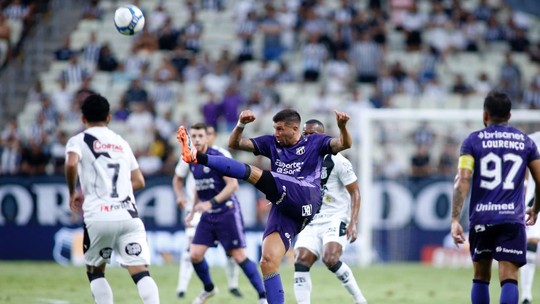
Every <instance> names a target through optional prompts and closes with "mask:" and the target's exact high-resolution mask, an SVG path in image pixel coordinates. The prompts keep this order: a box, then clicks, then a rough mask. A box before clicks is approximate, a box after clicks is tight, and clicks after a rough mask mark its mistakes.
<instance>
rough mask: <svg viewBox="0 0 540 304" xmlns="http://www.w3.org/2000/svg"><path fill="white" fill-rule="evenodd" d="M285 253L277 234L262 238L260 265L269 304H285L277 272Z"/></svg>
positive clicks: (273, 233)
mask: <svg viewBox="0 0 540 304" xmlns="http://www.w3.org/2000/svg"><path fill="white" fill-rule="evenodd" d="M285 252H286V248H285V245H284V244H283V241H282V238H281V236H280V234H279V232H277V231H275V232H272V233H271V234H269V235H268V236H266V237H265V238H264V240H263V244H262V257H261V263H260V264H261V271H262V274H263V280H264V287H265V289H266V297H267V299H268V303H269V304H283V303H285V291H284V290H283V284H282V282H281V277H280V275H279V272H278V271H279V265H280V264H281V260H282V259H283V256H285Z"/></svg>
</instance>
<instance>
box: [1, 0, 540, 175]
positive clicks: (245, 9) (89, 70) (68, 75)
mask: <svg viewBox="0 0 540 304" xmlns="http://www.w3.org/2000/svg"><path fill="white" fill-rule="evenodd" d="M4 2H5V1H4ZM9 2H10V4H13V3H20V1H17V0H13V1H9ZM330 2H332V3H330ZM494 2H500V1H486V0H478V1H476V2H475V6H474V7H468V8H465V7H464V6H463V1H455V0H454V1H437V0H433V1H413V0H388V1H377V0H371V1H367V2H366V3H363V2H362V3H363V4H364V5H362V6H360V5H359V4H358V1H351V0H340V1H339V3H334V2H333V1H324V0H304V1H300V0H287V1H254V0H237V1H225V0H222V1H219V0H214V1H212V0H206V1H190V0H187V1H185V10H186V11H187V12H188V13H187V14H186V16H187V17H186V18H185V19H184V20H180V21H179V20H177V19H175V18H176V17H175V15H174V12H171V11H169V10H167V7H166V4H167V1H159V2H154V1H149V2H145V1H134V3H135V4H137V5H139V6H140V7H141V8H142V9H143V11H144V13H145V16H146V26H145V29H144V30H143V31H142V32H141V33H140V34H138V35H137V36H135V37H134V38H133V44H132V45H131V53H130V54H128V55H127V56H125V59H120V58H121V57H123V56H118V54H115V52H114V51H113V50H114V48H113V47H111V46H112V43H113V41H100V40H99V39H98V38H97V37H98V36H99V34H100V33H99V32H93V33H91V34H90V35H89V40H88V42H86V43H85V44H84V47H83V48H82V49H74V48H73V47H72V46H71V42H70V39H69V38H66V39H65V41H64V42H63V44H62V45H59V46H58V49H57V50H56V51H55V52H54V54H51V56H52V57H53V58H54V60H55V61H64V62H66V68H65V69H64V70H63V71H62V72H61V73H60V74H59V75H58V86H57V88H56V89H55V90H54V91H52V92H45V91H44V89H43V88H42V86H41V84H40V83H39V82H38V83H36V84H35V86H34V87H33V88H32V89H31V90H30V91H29V94H28V102H29V103H36V104H39V111H38V114H37V116H36V119H35V121H34V122H33V125H29V126H19V125H18V124H17V120H16V119H13V120H11V121H10V122H9V123H8V124H7V126H6V127H5V128H4V131H3V132H2V135H1V138H0V140H1V147H2V149H1V163H0V165H1V166H0V173H1V174H30V175H33V174H45V173H46V174H54V173H61V172H62V170H63V169H62V166H63V162H62V157H63V156H62V155H63V144H65V141H66V138H67V137H68V136H71V134H67V133H66V131H65V130H62V129H61V128H58V126H59V125H61V124H63V123H65V122H75V121H79V120H80V111H79V105H80V102H81V101H82V100H83V99H84V98H85V96H87V95H88V94H89V93H90V92H94V91H97V92H98V93H99V90H97V89H96V88H94V87H93V85H94V84H93V82H92V79H93V77H94V75H96V73H103V72H104V73H107V75H110V81H111V82H112V83H113V84H118V83H120V84H126V89H125V91H124V92H123V94H122V95H121V97H120V98H119V100H111V102H112V103H113V105H114V109H113V113H112V114H113V117H114V119H113V122H114V123H116V124H117V125H118V124H121V125H122V126H123V127H122V128H124V129H125V132H127V133H128V134H135V136H137V137H144V138H148V139H149V140H148V141H147V142H146V143H145V144H144V145H142V146H139V147H137V149H136V156H137V158H138V160H139V162H140V164H141V168H142V170H143V173H145V174H146V175H154V174H172V172H171V168H173V167H174V166H173V164H174V162H176V160H177V156H178V155H177V154H175V153H174V152H175V149H174V148H173V147H171V144H170V142H171V140H170V139H171V138H173V137H174V132H175V130H176V127H177V126H178V125H179V123H183V124H187V125H189V124H190V123H194V122H195V121H193V119H194V117H191V116H189V115H184V116H181V117H175V116H174V115H173V114H174V113H175V108H176V107H180V106H182V107H185V106H189V102H188V101H186V100H183V98H184V97H185V94H182V92H181V90H180V89H179V88H182V87H195V88H196V90H197V94H199V95H200V96H203V97H202V99H203V100H204V101H203V102H202V104H201V107H200V109H196V110H197V111H199V114H200V117H202V119H203V120H204V121H205V122H206V123H208V124H210V125H212V126H214V127H215V128H216V130H218V131H219V132H221V133H222V134H226V133H227V132H228V131H229V130H231V129H232V127H233V126H234V125H235V124H236V121H237V117H238V113H239V111H240V110H241V109H244V108H250V109H252V110H254V111H255V112H256V113H267V112H272V111H274V110H275V109H276V108H280V107H285V106H288V105H289V98H290V97H289V96H286V94H285V93H284V91H283V90H281V89H280V87H283V86H286V85H295V84H296V85H298V86H301V85H312V86H313V85H315V86H317V88H318V89H317V90H318V91H317V92H318V93H317V94H315V96H313V100H306V104H305V105H304V106H303V107H302V110H303V113H306V114H309V115H323V114H322V113H328V112H330V111H331V110H332V109H334V108H342V109H343V110H345V111H347V112H349V113H350V114H351V115H353V117H358V116H357V114H358V113H359V112H360V111H362V110H363V109H365V108H392V107H394V106H395V105H394V104H393V98H394V97H395V96H396V95H400V94H407V95H411V96H420V95H423V96H428V97H429V98H432V99H433V100H434V102H435V101H441V100H442V101H444V96H446V95H447V94H459V95H463V96H468V95H478V96H481V95H485V94H486V93H487V92H488V91H490V90H492V89H499V90H502V91H504V92H506V93H508V94H509V95H510V96H511V97H512V100H513V101H514V103H515V104H516V108H527V109H539V108H540V72H539V73H537V74H536V75H535V76H534V77H532V78H530V77H525V76H524V73H523V71H522V70H523V66H520V65H519V64H518V63H516V61H515V60H514V59H513V58H514V56H523V55H525V56H527V57H528V59H527V60H529V61H530V62H531V63H532V64H534V65H538V63H540V41H531V40H530V39H531V38H530V36H531V35H530V31H531V26H532V24H533V22H535V21H536V19H534V18H535V17H533V16H530V15H527V14H525V13H522V12H519V11H514V10H512V9H511V8H509V7H506V6H504V5H503V4H502V3H498V4H497V3H496V4H493V3H494ZM1 4H2V2H1V1H0V5H1ZM150 4H152V5H150ZM154 4H155V5H154ZM424 4H427V5H424ZM107 9H108V8H106V7H104V6H103V5H102V4H101V3H100V1H98V0H92V1H90V2H89V4H88V5H87V6H86V7H84V8H83V12H82V16H81V18H83V19H89V20H101V19H103V18H104V16H105V15H106V14H107V12H108V11H107ZM110 9H111V10H114V8H110ZM6 10H7V7H6V8H5V9H4V14H6ZM209 10H210V11H217V12H218V13H219V12H224V11H232V12H233V13H232V14H231V15H233V16H234V18H233V19H232V20H228V21H227V22H229V23H234V26H233V27H231V28H234V30H235V33H234V35H235V37H236V41H230V43H229V45H228V47H224V48H222V49H220V50H218V51H219V52H218V53H219V55H218V56H215V58H214V57H213V56H211V55H210V52H209V51H212V52H213V53H216V52H215V50H211V49H209V48H208V47H207V46H206V44H209V43H208V42H209V41H207V40H205V39H204V37H205V31H206V30H207V29H206V24H207V23H206V22H208V20H202V19H201V18H200V14H201V12H206V11H209ZM8 11H9V10H8ZM179 24H180V25H179ZM1 25H2V20H1V19H0V41H1V37H2V36H1V35H2V26H1ZM225 28H226V27H225ZM395 37H402V38H403V40H402V42H401V44H400V42H398V45H396V41H395ZM395 48H400V49H401V51H403V52H405V53H406V54H410V55H411V56H413V55H414V56H416V57H418V58H420V61H419V64H418V65H417V66H414V67H413V68H411V67H410V65H408V63H407V62H406V61H407V57H404V58H402V59H399V60H395V61H393V62H389V61H388V60H386V58H387V57H386V56H387V54H389V53H391V52H393V51H395ZM493 50H496V51H495V52H502V53H504V54H505V58H504V61H503V63H502V64H501V65H500V66H499V67H498V69H499V70H498V74H497V75H496V77H493V75H491V76H490V75H489V74H488V73H486V72H482V73H479V74H478V75H472V76H471V75H469V74H468V71H467V70H463V71H458V73H455V74H449V75H442V74H441V72H440V71H441V67H443V66H444V65H446V64H447V58H448V57H451V56H455V55H456V54H462V53H473V54H480V53H484V52H490V51H493ZM154 53H160V54H163V56H161V57H160V58H161V61H160V62H159V63H157V64H156V63H152V62H151V61H150V60H149V58H150V57H151V55H152V54H154ZM254 63H255V66H256V67H255V68H254V69H253V68H252V70H253V71H251V73H246V68H245V67H246V66H248V65H250V66H251V67H253V66H254ZM539 71H540V70H539ZM449 79H450V80H449ZM471 79H473V80H471ZM179 84H181V86H179ZM363 88H368V90H364V89H363ZM353 120H354V118H353ZM357 123H358V120H356V121H352V122H351V130H352V133H353V136H354V137H355V138H354V139H355V142H356V143H358V144H361V138H359V133H360V132H357V131H356V130H358V129H359V124H358V125H357ZM410 140H411V142H412V144H413V145H414V146H415V148H414V149H413V150H414V151H415V152H414V153H413V155H411V156H410V162H409V163H404V162H403V158H402V157H397V155H396V154H397V153H398V152H397V151H391V150H392V149H388V150H389V151H388V152H387V155H385V162H384V164H383V165H382V166H381V168H379V170H377V172H378V174H380V175H381V176H384V177H387V178H400V177H405V176H412V177H414V178H417V177H422V176H429V175H430V174H432V173H433V172H438V173H440V174H442V175H444V176H450V175H451V174H453V170H454V168H455V158H456V155H457V148H458V143H457V142H456V141H455V140H454V139H451V138H448V137H438V136H436V134H435V133H434V132H433V131H432V130H430V129H429V125H427V124H420V125H419V129H418V130H416V131H414V132H413V134H412V135H411V138H410ZM436 141H442V144H441V146H442V147H443V148H442V149H440V150H441V152H440V155H433V154H432V149H431V148H432V147H433V145H434V144H435V142H436ZM358 151H359V150H358ZM254 161H255V160H254Z"/></svg>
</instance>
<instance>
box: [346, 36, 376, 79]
mask: <svg viewBox="0 0 540 304" xmlns="http://www.w3.org/2000/svg"><path fill="white" fill-rule="evenodd" d="M383 55H384V54H383V49H382V48H381V47H380V46H379V45H378V44H376V43H375V42H374V41H373V40H372V39H371V35H370V34H369V33H368V32H363V33H361V34H360V37H359V38H357V40H355V42H354V43H353V44H352V46H351V50H350V54H349V56H350V57H349V58H350V59H351V62H352V64H353V66H354V67H355V71H356V75H357V81H358V82H363V83H375V82H376V81H377V77H378V74H379V69H380V68H381V65H382V62H383Z"/></svg>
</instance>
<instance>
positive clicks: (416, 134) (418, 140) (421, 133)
mask: <svg viewBox="0 0 540 304" xmlns="http://www.w3.org/2000/svg"><path fill="white" fill-rule="evenodd" d="M411 137H412V141H413V143H414V144H415V145H416V146H426V147H428V148H429V147H431V146H433V143H434V142H435V131H434V130H433V129H432V128H431V126H430V125H429V123H428V122H427V121H424V122H422V123H421V124H420V125H419V126H418V127H417V128H416V129H415V130H414V131H413V133H412V135H411Z"/></svg>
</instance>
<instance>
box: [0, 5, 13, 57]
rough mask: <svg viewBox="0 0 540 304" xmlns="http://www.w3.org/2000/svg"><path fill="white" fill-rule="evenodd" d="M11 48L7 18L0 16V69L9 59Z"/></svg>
mask: <svg viewBox="0 0 540 304" xmlns="http://www.w3.org/2000/svg"><path fill="white" fill-rule="evenodd" d="M11 46H12V41H11V27H10V26H9V23H8V20H7V17H6V16H4V15H3V14H0V68H1V67H2V66H3V65H4V63H5V62H6V61H7V60H8V58H9V57H10V51H11Z"/></svg>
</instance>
